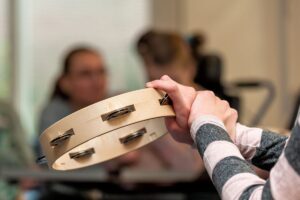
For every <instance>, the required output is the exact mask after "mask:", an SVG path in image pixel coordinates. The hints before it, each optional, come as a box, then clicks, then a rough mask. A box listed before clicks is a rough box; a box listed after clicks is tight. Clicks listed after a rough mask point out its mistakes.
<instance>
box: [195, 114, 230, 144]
mask: <svg viewBox="0 0 300 200" xmlns="http://www.w3.org/2000/svg"><path fill="white" fill-rule="evenodd" d="M205 124H214V125H216V126H219V127H221V128H223V129H224V130H225V131H227V130H226V128H225V125H224V123H223V122H222V121H221V120H220V119H219V118H217V117H215V116H213V115H202V116H200V117H198V118H196V119H195V120H194V121H193V123H192V126H191V130H190V132H191V136H192V139H193V140H194V142H195V141H196V134H197V131H198V130H199V128H200V127H201V126H203V125H205Z"/></svg>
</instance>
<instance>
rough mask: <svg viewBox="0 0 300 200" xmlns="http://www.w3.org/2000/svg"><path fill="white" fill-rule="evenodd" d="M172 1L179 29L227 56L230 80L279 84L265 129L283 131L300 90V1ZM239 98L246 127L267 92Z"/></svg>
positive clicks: (249, 94) (248, 94)
mask: <svg viewBox="0 0 300 200" xmlns="http://www.w3.org/2000/svg"><path fill="white" fill-rule="evenodd" d="M173 3H174V4H177V5H180V6H179V7H180V10H179V11H177V16H176V17H174V18H173V19H174V20H177V21H178V23H177V27H176V28H177V30H178V31H180V32H182V33H184V34H189V33H191V32H194V31H197V30H200V31H204V32H205V33H206V34H207V37H208V43H207V50H208V51H213V52H217V53H220V54H221V55H222V56H223V58H224V62H225V63H224V64H225V81H226V82H228V83H230V82H232V81H236V80H246V79H252V78H253V79H263V80H269V81H271V82H272V83H273V84H274V85H275V87H276V92H277V96H276V98H275V99H274V102H273V104H272V106H271V108H270V110H269V111H268V113H267V115H266V117H265V118H264V120H263V121H262V123H261V125H263V126H276V127H284V126H285V125H286V123H287V121H288V119H289V117H290V112H291V108H292V103H293V99H292V97H294V96H295V92H296V91H297V90H298V89H299V88H300V80H299V79H298V78H297V76H298V74H299V73H300V68H299V66H298V65H299V64H300V59H299V56H298V55H297V54H298V49H299V45H297V44H299V41H300V40H299V39H298V37H297V36H298V35H299V33H300V26H297V24H299V20H297V19H299V17H300V16H299V12H297V10H299V8H300V2H299V1H297V0H289V1H281V0H277V1H275V0H265V1H260V0H226V1H211V0H185V1H179V2H178V1H176V0H174V1H173ZM173 7H174V6H173ZM167 12H168V11H167ZM178 18H179V20H178ZM241 95H242V97H243V100H244V101H243V108H244V114H243V115H242V116H241V117H242V120H243V121H244V122H245V123H247V122H249V120H250V118H251V117H252V116H253V114H254V113H255V112H256V111H257V109H258V107H259V105H260V103H261V102H262V100H263V99H264V97H265V95H266V93H265V91H263V90H261V91H259V90H255V91H245V92H242V93H241Z"/></svg>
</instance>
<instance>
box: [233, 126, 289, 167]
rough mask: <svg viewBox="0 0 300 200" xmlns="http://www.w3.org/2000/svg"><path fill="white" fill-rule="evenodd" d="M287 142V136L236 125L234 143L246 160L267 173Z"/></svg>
mask: <svg viewBox="0 0 300 200" xmlns="http://www.w3.org/2000/svg"><path fill="white" fill-rule="evenodd" d="M287 141H288V137H287V136H282V135H279V134H276V133H273V132H271V131H267V130H262V129H260V128H249V127H247V126H244V125H241V124H239V123H238V124H237V127H236V139H235V141H234V142H235V144H236V145H237V147H238V148H239V150H240V152H241V154H242V155H243V157H244V158H245V159H246V160H248V161H250V162H251V163H252V164H253V165H254V166H256V167H258V168H261V169H264V170H268V171H269V170H270V169H271V168H272V167H273V166H274V165H275V163H276V162H277V160H278V159H279V156H280V155H281V153H282V151H283V149H284V147H285V145H286V143H287Z"/></svg>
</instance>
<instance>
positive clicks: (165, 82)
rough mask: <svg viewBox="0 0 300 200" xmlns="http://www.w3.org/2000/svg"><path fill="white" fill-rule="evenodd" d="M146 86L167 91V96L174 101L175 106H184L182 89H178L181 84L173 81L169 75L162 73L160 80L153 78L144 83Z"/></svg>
mask: <svg viewBox="0 0 300 200" xmlns="http://www.w3.org/2000/svg"><path fill="white" fill-rule="evenodd" d="M146 86H147V87H152V88H156V89H159V90H162V91H164V92H166V93H168V95H169V97H170V98H171V99H172V101H173V102H175V103H174V104H175V106H177V107H179V108H180V107H181V108H185V107H186V105H185V102H184V97H183V96H182V91H180V90H179V87H181V85H180V84H179V83H176V82H175V81H173V80H172V79H171V78H170V77H169V76H167V75H164V76H162V77H161V79H160V80H154V81H151V82H148V83H147V84H146Z"/></svg>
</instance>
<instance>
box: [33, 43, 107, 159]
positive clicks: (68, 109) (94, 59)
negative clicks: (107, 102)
mask: <svg viewBox="0 0 300 200" xmlns="http://www.w3.org/2000/svg"><path fill="white" fill-rule="evenodd" d="M62 64H63V66H62V72H61V75H60V76H59V78H58V79H57V81H56V83H55V88H54V91H53V94H52V96H51V99H50V101H49V102H48V103H47V105H46V106H45V107H44V109H43V111H42V113H41V117H40V121H39V127H38V128H39V133H40V134H41V133H42V132H43V131H44V130H45V129H46V128H48V127H49V126H50V125H52V124H53V123H55V122H57V121H58V120H60V119H62V118H63V117H65V116H67V115H69V114H71V113H72V112H75V111H77V110H79V109H81V108H84V107H86V106H88V105H90V104H93V103H96V102H97V101H100V100H103V99H104V98H105V97H106V95H107V71H106V66H105V62H104V59H103V57H102V56H101V54H100V53H99V52H98V51H97V50H95V49H93V48H91V47H77V48H74V49H72V50H70V51H69V52H68V53H67V54H66V55H65V58H64V60H63V63H62ZM37 151H38V154H39V155H41V152H40V149H38V150H37Z"/></svg>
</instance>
